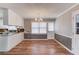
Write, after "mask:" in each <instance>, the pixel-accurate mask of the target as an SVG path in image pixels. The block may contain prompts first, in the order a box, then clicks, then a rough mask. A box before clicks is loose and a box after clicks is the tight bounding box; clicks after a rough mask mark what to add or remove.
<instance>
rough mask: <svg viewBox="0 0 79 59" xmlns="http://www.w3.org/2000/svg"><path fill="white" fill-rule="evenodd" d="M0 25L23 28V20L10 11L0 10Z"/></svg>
mask: <svg viewBox="0 0 79 59" xmlns="http://www.w3.org/2000/svg"><path fill="white" fill-rule="evenodd" d="M0 25H16V26H23V19H22V17H20V16H19V15H18V14H17V13H15V12H14V11H13V10H11V9H7V8H0Z"/></svg>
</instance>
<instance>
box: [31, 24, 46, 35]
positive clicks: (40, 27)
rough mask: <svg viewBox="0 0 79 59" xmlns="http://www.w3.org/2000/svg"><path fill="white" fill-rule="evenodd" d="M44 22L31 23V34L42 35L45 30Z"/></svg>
mask: <svg viewBox="0 0 79 59" xmlns="http://www.w3.org/2000/svg"><path fill="white" fill-rule="evenodd" d="M46 24H47V23H46V22H32V33H34V34H44V33H46V32H47V30H46V27H47V26H46Z"/></svg>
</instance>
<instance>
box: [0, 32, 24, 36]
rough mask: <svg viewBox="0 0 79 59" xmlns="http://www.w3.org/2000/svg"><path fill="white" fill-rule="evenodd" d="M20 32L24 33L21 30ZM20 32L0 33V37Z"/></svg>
mask: <svg viewBox="0 0 79 59" xmlns="http://www.w3.org/2000/svg"><path fill="white" fill-rule="evenodd" d="M19 33H23V32H19ZM19 33H17V32H10V33H6V34H0V37H3V36H11V35H15V34H19Z"/></svg>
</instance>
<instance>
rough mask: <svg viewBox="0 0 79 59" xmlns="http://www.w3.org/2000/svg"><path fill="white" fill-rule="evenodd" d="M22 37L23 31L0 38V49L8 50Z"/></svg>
mask: <svg viewBox="0 0 79 59" xmlns="http://www.w3.org/2000/svg"><path fill="white" fill-rule="evenodd" d="M23 39H24V33H17V34H14V35H10V36H4V37H1V38H0V51H9V50H11V49H12V48H13V47H15V46H16V45H17V44H19V43H20V42H21V41H22V40H23Z"/></svg>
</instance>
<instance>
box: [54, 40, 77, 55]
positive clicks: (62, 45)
mask: <svg viewBox="0 0 79 59" xmlns="http://www.w3.org/2000/svg"><path fill="white" fill-rule="evenodd" d="M55 41H56V42H57V43H58V44H60V45H61V46H63V47H64V48H65V49H66V50H67V51H69V52H70V53H72V54H74V55H75V53H73V52H72V51H71V50H70V49H68V48H67V47H66V46H64V45H63V44H62V43H60V42H59V41H57V40H56V39H55Z"/></svg>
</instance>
